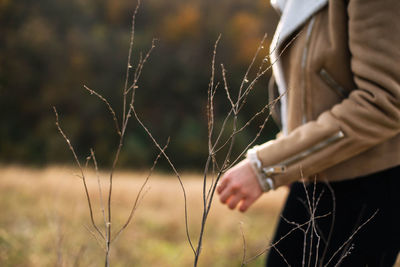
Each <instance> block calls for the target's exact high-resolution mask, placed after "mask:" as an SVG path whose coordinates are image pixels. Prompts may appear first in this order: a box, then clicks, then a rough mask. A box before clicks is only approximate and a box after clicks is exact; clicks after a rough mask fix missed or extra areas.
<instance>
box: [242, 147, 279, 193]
mask: <svg viewBox="0 0 400 267" xmlns="http://www.w3.org/2000/svg"><path fill="white" fill-rule="evenodd" d="M257 149H258V146H255V147H253V148H251V149H249V150H248V151H247V154H246V158H247V160H248V161H249V163H250V165H251V167H252V169H253V171H254V173H255V175H256V177H257V180H258V183H259V184H260V187H261V189H262V190H263V191H264V192H268V191H270V190H274V189H275V182H274V179H273V178H272V177H271V176H269V175H267V174H266V173H265V172H264V170H263V168H262V162H261V160H260V159H259V158H258V155H257Z"/></svg>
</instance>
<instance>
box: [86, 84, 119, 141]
mask: <svg viewBox="0 0 400 267" xmlns="http://www.w3.org/2000/svg"><path fill="white" fill-rule="evenodd" d="M83 87H84V88H85V89H86V90H87V91H89V93H90V94H91V95H95V96H97V97H98V98H99V99H100V100H101V101H103V102H104V103H105V104H106V105H107V108H108V110H109V111H110V113H111V115H112V117H113V120H114V123H115V129H116V130H117V134H118V135H121V131H120V130H119V123H118V119H117V115H116V114H115V111H114V109H113V108H112V107H111V104H110V103H109V102H108V101H107V99H105V98H104V97H103V96H102V95H101V94H99V93H97V92H96V91H95V90H92V89H90V88H89V87H87V86H86V85H84V86H83Z"/></svg>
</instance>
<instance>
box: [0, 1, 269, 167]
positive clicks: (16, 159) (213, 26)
mask: <svg viewBox="0 0 400 267" xmlns="http://www.w3.org/2000/svg"><path fill="white" fill-rule="evenodd" d="M135 6H136V1H128V0H68V1H67V0H20V1H11V0H0V118H1V125H0V162H2V163H24V164H32V165H44V164H53V163H72V162H73V161H72V156H71V154H70V152H69V151H68V149H67V146H66V144H65V142H64V140H62V138H61V136H60V135H59V133H58V132H57V129H56V127H55V124H54V122H55V118H54V114H53V112H52V106H56V107H57V109H58V111H59V113H60V120H61V124H62V127H63V129H64V130H65V132H66V133H67V134H68V136H69V137H70V139H71V141H72V143H73V144H74V145H75V147H76V148H77V151H78V154H79V155H80V156H82V158H83V157H85V156H87V155H88V151H89V148H91V147H93V148H94V149H95V151H96V153H97V157H98V160H99V162H100V163H102V164H103V166H109V165H110V163H111V162H110V161H111V159H112V155H113V154H114V152H115V147H116V142H117V136H116V134H115V131H114V127H113V121H112V119H111V116H110V115H109V113H108V111H107V109H106V107H105V106H104V103H102V102H101V101H99V100H98V99H97V98H96V97H94V96H90V95H89V94H88V92H87V91H85V90H84V89H83V85H87V86H89V87H90V88H92V89H95V90H97V91H98V92H99V93H101V94H102V95H103V96H105V97H106V98H107V99H109V100H110V102H111V104H112V106H113V107H114V109H115V110H116V112H117V113H118V114H119V113H122V111H121V110H122V107H121V103H122V98H121V95H122V88H123V82H124V72H125V67H126V60H127V53H128V47H129V37H130V36H129V34H130V26H131V16H132V13H133V10H134V8H135ZM276 22H277V15H276V13H275V11H274V10H272V8H271V7H270V5H269V1H268V0H251V1H248V0H218V1H214V0H190V1H188V0H168V1H163V0H144V1H142V6H141V8H140V10H139V14H138V16H137V21H136V39H135V49H134V54H133V57H134V63H135V62H137V59H138V54H139V52H140V51H143V52H146V51H147V49H148V48H149V47H150V44H151V40H152V38H157V39H158V41H157V43H156V49H155V51H154V53H153V54H152V56H151V58H150V60H149V62H148V63H147V65H146V66H145V69H144V73H143V75H142V79H141V81H140V88H139V89H138V92H137V98H136V107H137V110H138V112H139V113H140V115H141V117H142V119H143V121H144V122H145V123H146V125H148V126H149V128H150V129H151V131H152V132H153V134H154V136H155V137H156V138H157V139H158V140H159V141H160V143H162V144H163V143H165V141H166V140H167V138H168V137H169V136H170V137H171V144H170V146H169V148H168V153H169V154H170V155H171V158H172V159H173V160H174V162H175V163H177V164H179V165H180V166H185V167H187V168H196V167H200V166H202V164H203V163H204V159H205V155H206V153H207V145H206V144H207V119H206V102H207V87H208V82H209V79H210V73H211V59H212V50H213V45H214V42H215V41H216V39H217V37H218V35H219V34H220V33H222V39H221V42H220V46H219V48H218V53H217V59H218V62H223V63H224V65H225V66H226V68H227V69H228V73H227V76H228V80H229V84H230V86H231V88H237V87H238V86H239V84H240V82H241V79H242V78H243V75H244V73H245V70H246V68H247V66H248V64H249V63H250V61H251V58H252V57H253V53H254V52H255V50H256V48H257V46H258V44H259V42H260V40H261V38H262V36H263V34H264V33H266V32H267V33H269V36H268V42H269V41H270V39H271V38H272V33H273V31H274V28H275V26H276ZM266 50H267V49H266ZM265 52H267V51H265ZM217 67H218V70H219V64H217ZM220 77H221V75H220V72H219V71H218V74H217V79H218V80H221V78H220ZM267 83H268V77H264V78H263V79H262V80H261V81H260V83H259V86H258V87H259V89H258V90H257V91H258V92H257V94H256V95H255V96H251V97H250V98H249V107H250V108H248V109H246V110H245V112H246V113H247V116H250V115H248V114H251V113H254V112H255V111H257V110H258V109H259V108H260V107H262V106H263V104H265V101H267ZM217 97H218V99H219V100H218V101H217V103H216V113H217V116H218V119H219V120H220V119H222V118H223V116H222V115H224V114H225V113H226V111H227V110H228V108H229V103H228V102H227V101H226V99H225V95H224V91H223V90H222V87H221V90H220V94H219V95H218V96H217ZM244 119H246V114H244V115H243V120H244ZM257 127H258V126H257V123H255V124H254V125H252V126H251V127H250V128H249V129H248V130H247V131H245V132H244V133H243V134H241V136H240V137H239V138H238V141H237V144H238V146H237V149H240V148H242V147H240V145H243V144H245V143H246V142H247V141H248V140H249V138H251V137H252V136H254V134H255V132H256V131H257V129H258V128H257ZM276 130H277V129H276V127H275V126H274V124H273V123H272V122H271V123H269V124H268V127H267V129H266V130H265V131H264V132H263V135H262V137H261V139H260V142H261V141H266V140H268V139H270V138H272V137H273V136H274V135H275V134H276ZM155 153H156V149H155V148H154V146H153V144H152V143H151V141H150V140H149V138H148V137H147V136H146V134H145V133H144V132H143V130H142V129H141V128H140V127H138V125H137V123H135V122H134V120H132V121H131V125H130V129H129V130H128V133H127V136H126V139H125V147H124V150H123V153H122V155H121V161H120V166H121V167H127V168H131V167H132V168H145V167H147V166H148V165H149V164H150V163H151V162H152V161H153V159H154V155H155Z"/></svg>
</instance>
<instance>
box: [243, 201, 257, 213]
mask: <svg viewBox="0 0 400 267" xmlns="http://www.w3.org/2000/svg"><path fill="white" fill-rule="evenodd" d="M254 201H255V199H253V198H245V199H244V200H243V201H242V203H240V206H239V211H241V212H245V211H246V210H247V209H248V208H249V207H250V206H251V205H252V204H253V203H254Z"/></svg>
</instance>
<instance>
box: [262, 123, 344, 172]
mask: <svg viewBox="0 0 400 267" xmlns="http://www.w3.org/2000/svg"><path fill="white" fill-rule="evenodd" d="M343 137H344V133H343V132H342V131H338V132H336V133H335V134H333V135H332V136H330V137H328V138H327V139H324V140H322V141H320V142H318V143H317V144H315V145H313V146H312V147H310V148H308V149H306V150H304V151H301V152H300V153H297V154H295V155H294V156H292V157H290V158H288V159H286V160H284V161H282V162H280V163H278V164H276V165H274V166H269V167H266V168H263V172H264V173H265V175H267V177H268V176H271V175H274V174H279V173H284V172H286V170H287V167H288V166H289V165H291V164H293V163H296V162H298V161H300V160H302V159H304V158H306V157H308V156H310V155H312V154H313V153H315V152H317V151H319V150H321V149H323V148H325V147H327V146H329V145H331V144H333V143H334V142H336V141H338V140H340V139H342V138H343Z"/></svg>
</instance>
